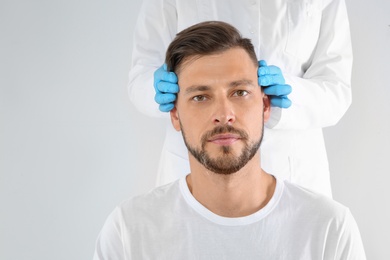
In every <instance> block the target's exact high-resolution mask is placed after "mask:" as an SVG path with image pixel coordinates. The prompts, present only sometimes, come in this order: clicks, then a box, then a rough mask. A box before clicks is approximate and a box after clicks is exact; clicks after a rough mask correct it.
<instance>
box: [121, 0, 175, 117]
mask: <svg viewBox="0 0 390 260" xmlns="http://www.w3.org/2000/svg"><path fill="white" fill-rule="evenodd" d="M176 33H177V12H176V7H175V4H174V3H172V2H171V1H170V0H168V1H167V0H165V1H164V0H145V1H144V3H143V5H142V7H141V11H140V14H139V17H138V20H137V24H136V27H135V32H134V40H133V52H132V62H131V70H130V74H129V85H128V92H129V96H130V100H131V102H132V104H133V105H134V106H135V107H136V108H137V109H138V110H139V111H140V112H142V113H144V114H146V115H148V116H153V117H167V118H168V116H169V113H163V112H160V111H159V109H158V104H157V103H156V102H155V101H154V95H155V90H154V87H153V73H154V71H155V70H156V69H157V68H159V67H160V66H161V65H162V64H163V63H164V60H165V52H166V49H167V48H168V46H169V44H170V43H171V41H172V39H173V38H174V37H175V35H176Z"/></svg>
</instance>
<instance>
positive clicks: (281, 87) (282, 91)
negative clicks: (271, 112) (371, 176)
mask: <svg viewBox="0 0 390 260" xmlns="http://www.w3.org/2000/svg"><path fill="white" fill-rule="evenodd" d="M263 91H264V94H266V95H272V96H287V95H288V94H290V93H291V91H292V88H291V86H290V85H287V84H278V85H272V86H269V87H264V88H263Z"/></svg>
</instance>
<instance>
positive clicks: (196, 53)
mask: <svg viewBox="0 0 390 260" xmlns="http://www.w3.org/2000/svg"><path fill="white" fill-rule="evenodd" d="M231 48H242V49H244V50H245V51H246V52H247V53H248V54H249V57H250V58H251V59H252V60H253V63H254V64H255V66H258V65H257V57H256V53H255V50H254V48H253V44H252V43H251V40H250V39H247V38H243V37H242V36H241V34H240V32H239V31H238V30H237V29H236V28H234V27H233V26H231V25H230V24H228V23H225V22H219V21H207V22H202V23H198V24H195V25H193V26H191V27H188V28H187V29H185V30H183V31H181V32H179V33H178V34H177V35H176V37H175V39H174V40H173V41H172V43H171V44H170V45H169V47H168V50H167V53H166V57H165V63H166V64H167V67H168V70H169V71H173V72H175V73H176V74H178V73H179V72H180V69H181V65H183V62H185V61H187V60H188V58H190V57H191V58H199V57H201V56H205V55H212V54H217V53H221V52H224V51H227V50H229V49H231Z"/></svg>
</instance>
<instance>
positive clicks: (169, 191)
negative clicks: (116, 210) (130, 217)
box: [119, 180, 180, 209]
mask: <svg viewBox="0 0 390 260" xmlns="http://www.w3.org/2000/svg"><path fill="white" fill-rule="evenodd" d="M179 192H180V189H179V180H177V181H174V182H171V183H168V184H165V185H161V186H158V187H156V188H153V189H151V190H150V191H149V192H146V193H142V194H139V195H136V196H133V197H131V198H128V199H126V200H124V201H122V202H121V203H120V204H119V207H120V208H123V209H127V208H134V207H136V208H138V207H141V208H146V207H151V206H155V205H156V204H158V205H161V204H162V203H164V202H168V201H171V200H172V198H174V197H177V195H178V194H177V193H179Z"/></svg>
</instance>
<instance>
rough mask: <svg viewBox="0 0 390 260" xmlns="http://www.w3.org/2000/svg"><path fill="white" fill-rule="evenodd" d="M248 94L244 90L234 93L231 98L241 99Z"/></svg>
mask: <svg viewBox="0 0 390 260" xmlns="http://www.w3.org/2000/svg"><path fill="white" fill-rule="evenodd" d="M248 94H249V93H248V91H246V90H237V91H236V92H234V94H233V96H238V97H243V96H246V95H248Z"/></svg>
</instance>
